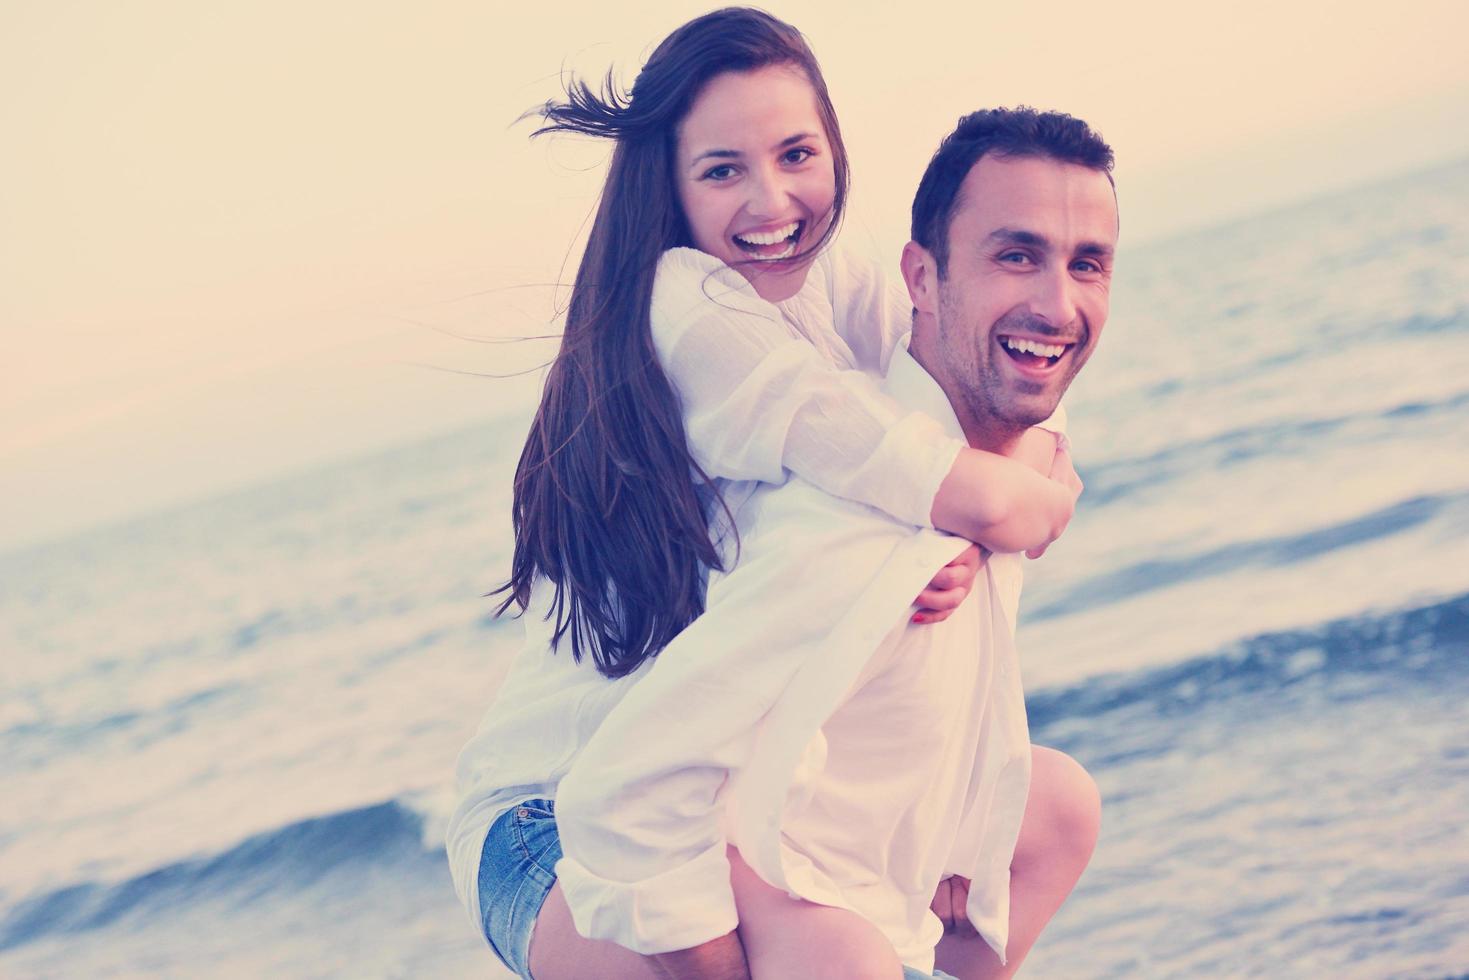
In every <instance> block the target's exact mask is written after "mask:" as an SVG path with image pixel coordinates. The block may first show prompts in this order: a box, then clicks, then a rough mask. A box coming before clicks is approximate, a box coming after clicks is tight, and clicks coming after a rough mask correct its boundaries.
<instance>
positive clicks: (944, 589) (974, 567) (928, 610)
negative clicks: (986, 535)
mask: <svg viewBox="0 0 1469 980" xmlns="http://www.w3.org/2000/svg"><path fill="white" fill-rule="evenodd" d="M983 564H984V554H983V552H981V550H980V548H979V545H976V544H972V545H970V546H969V547H968V548H965V549H964V550H963V551H962V552H960V554H959V557H957V558H955V559H954V560H953V561H951V562H949V563H948V564H947V565H945V566H944V567H943V568H940V569H939V570H938V574H937V575H935V576H934V577H933V579H932V581H930V582H929V583H928V587H927V588H926V589H924V590H923V591H922V592H920V593H918V598H917V599H914V600H913V605H915V606H917V607H918V612H917V613H915V614H914V615H913V622H915V623H942V622H943V621H944V620H946V619H948V618H949V616H950V615H952V614H953V612H954V610H955V609H958V608H959V604H960V603H961V602H963V601H964V597H965V596H967V595H968V594H969V590H970V589H972V588H974V576H975V575H976V574H977V573H978V572H979V568H980V566H981V565H983Z"/></svg>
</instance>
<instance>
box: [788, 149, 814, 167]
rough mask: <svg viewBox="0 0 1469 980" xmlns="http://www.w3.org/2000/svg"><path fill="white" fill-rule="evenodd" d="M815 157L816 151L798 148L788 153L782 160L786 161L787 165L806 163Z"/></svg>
mask: <svg viewBox="0 0 1469 980" xmlns="http://www.w3.org/2000/svg"><path fill="white" fill-rule="evenodd" d="M815 155H816V151H815V150H811V149H808V148H806V147H804V146H798V147H796V148H795V149H793V150H788V151H787V152H786V155H785V156H783V157H781V159H782V160H784V161H785V162H786V163H805V162H806V161H807V160H809V159H811V158H812V157H814V156H815Z"/></svg>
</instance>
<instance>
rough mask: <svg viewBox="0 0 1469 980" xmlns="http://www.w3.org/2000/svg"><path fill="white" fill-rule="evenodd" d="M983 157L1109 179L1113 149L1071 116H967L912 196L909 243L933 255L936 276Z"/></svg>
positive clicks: (1026, 111)
mask: <svg viewBox="0 0 1469 980" xmlns="http://www.w3.org/2000/svg"><path fill="white" fill-rule="evenodd" d="M986 153H995V154H998V155H1000V156H1006V157H1047V158H1049V159H1052V160H1059V161H1060V162H1062V163H1074V164H1078V165H1080V166H1083V167H1087V168H1089V169H1091V170H1096V171H1099V172H1101V173H1104V174H1106V175H1107V179H1108V180H1109V181H1110V180H1111V179H1112V148H1111V147H1110V146H1108V145H1107V144H1106V143H1105V142H1103V141H1102V138H1101V137H1100V136H1098V135H1097V134H1096V133H1095V132H1093V131H1092V128H1091V127H1090V126H1088V125H1087V124H1086V123H1084V122H1082V121H1081V120H1080V119H1077V118H1075V117H1074V116H1068V115H1067V114H1066V113H1064V112H1039V111H1037V110H1035V109H1030V108H1027V107H1025V106H1020V107H1019V108H1016V109H980V110H979V111H978V112H971V113H970V114H969V115H967V116H965V117H964V118H962V119H960V120H959V125H958V126H957V127H955V129H954V131H953V132H952V133H950V134H949V135H948V136H946V137H944V141H943V142H942V143H940V144H939V148H938V150H937V151H936V152H935V153H934V155H933V159H932V160H930V161H929V162H928V169H927V170H925V171H924V172H923V180H921V181H919V183H918V193H917V194H916V195H914V197H913V229H912V237H913V240H914V241H915V242H917V243H918V244H920V245H922V246H923V247H924V248H926V249H928V251H929V253H930V254H932V255H933V257H934V261H935V262H937V263H938V274H939V275H940V276H941V277H942V276H944V275H945V274H946V273H947V271H948V264H949V224H950V222H951V221H952V220H953V217H954V209H955V208H956V207H957V206H958V201H959V187H960V185H961V184H963V183H964V178H965V177H967V176H969V171H970V170H972V169H974V165H975V164H976V163H978V162H979V160H980V157H983V156H984V155H985V154H986Z"/></svg>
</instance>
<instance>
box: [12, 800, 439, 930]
mask: <svg viewBox="0 0 1469 980" xmlns="http://www.w3.org/2000/svg"><path fill="white" fill-rule="evenodd" d="M424 824H425V814H423V813H421V812H419V811H418V810H416V809H414V808H413V807H412V806H410V805H408V804H407V803H405V802H403V801H400V800H388V801H386V802H383V803H377V804H373V805H371V806H365V807H360V808H357V809H353V810H347V811H343V812H339V813H332V814H327V815H324V816H319V817H312V818H310V819H306V820H301V821H298V822H295V823H291V824H288V825H286V826H284V827H279V828H277V829H275V830H270V831H266V832H264V833H260V834H256V835H254V836H251V837H249V838H246V839H245V840H243V841H241V842H240V843H238V844H236V845H235V846H233V847H231V848H229V849H227V850H225V851H222V852H220V853H218V854H214V855H210V856H206V857H200V858H194V859H190V860H186V861H179V862H176V863H173V864H168V865H165V866H163V867H159V868H154V869H152V870H150V871H147V872H145V873H143V874H140V875H137V876H135V877H132V878H128V879H126V880H123V881H119V882H96V881H86V882H78V883H74V884H71V885H68V886H66V887H63V888H59V889H54V890H50V891H46V892H43V893H41V894H38V895H34V896H32V897H30V898H27V899H25V900H23V901H21V902H20V903H19V904H17V905H16V906H15V907H13V908H12V909H11V910H10V911H9V912H8V913H6V914H5V915H4V918H3V919H0V950H3V949H10V948H12V947H15V946H20V945H23V944H25V943H28V942H31V941H33V940H35V939H38V938H40V937H42V936H48V935H56V934H67V933H77V932H85V931H88V930H92V929H100V928H104V927H107V926H110V925H113V924H115V923H118V922H119V921H121V920H123V919H130V920H131V919H146V918H148V917H150V916H152V915H154V914H156V913H159V912H161V911H164V910H167V909H169V908H173V907H177V906H179V905H181V904H190V905H193V904H197V903H199V902H201V901H206V900H208V899H210V898H220V897H228V896H231V895H239V894H242V893H243V894H248V896H249V897H250V898H252V899H253V898H256V897H258V896H260V895H262V894H266V893H270V892H273V891H277V890H290V891H293V892H294V891H299V890H300V889H302V888H304V887H307V886H309V885H310V884H312V883H313V882H315V881H317V880H318V879H321V878H324V877H326V876H327V875H329V874H331V873H332V872H334V871H336V870H338V869H342V868H344V867H351V868H360V867H364V866H382V865H388V866H394V867H402V866H404V865H409V864H414V865H419V866H423V865H431V866H432V867H433V869H434V870H435V871H442V870H443V867H442V866H443V854H442V850H441V845H438V846H435V845H432V844H428V843H426V842H425V839H424ZM445 874H447V872H445Z"/></svg>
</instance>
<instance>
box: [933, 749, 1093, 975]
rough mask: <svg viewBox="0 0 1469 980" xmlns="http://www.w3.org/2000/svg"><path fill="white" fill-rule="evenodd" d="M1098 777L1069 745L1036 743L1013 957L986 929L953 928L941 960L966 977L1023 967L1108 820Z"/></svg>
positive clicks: (1013, 885)
mask: <svg viewBox="0 0 1469 980" xmlns="http://www.w3.org/2000/svg"><path fill="white" fill-rule="evenodd" d="M1101 813H1102V805H1101V797H1100V796H1099V795H1098V793H1097V784H1096V783H1095V782H1094V781H1093V780H1092V777H1091V775H1090V774H1088V773H1087V771H1086V770H1085V769H1083V768H1082V767H1081V764H1080V763H1079V762H1077V761H1076V760H1075V759H1073V758H1071V757H1070V756H1069V755H1066V754H1065V753H1064V752H1057V751H1056V750H1055V749H1048V748H1044V747H1042V746H1039V745H1033V746H1031V779H1030V796H1029V797H1028V798H1027V799H1026V802H1025V816H1024V817H1023V818H1022V821H1021V825H1020V837H1019V839H1018V840H1017V841H1016V842H1015V857H1014V859H1013V860H1012V861H1011V863H1010V938H1009V942H1008V943H1007V944H1006V952H1007V953H1008V954H1009V957H1008V958H1009V962H1008V963H1007V964H1005V965H1004V966H1001V965H1000V958H999V957H998V956H996V955H995V953H994V951H993V950H991V949H990V948H989V946H988V945H987V944H986V943H985V941H984V940H983V939H981V938H979V936H977V935H975V936H957V935H946V936H944V938H943V939H942V940H940V942H939V945H938V951H937V958H936V965H937V966H938V968H939V969H940V970H943V971H945V972H946V973H951V974H953V975H954V976H956V977H958V978H959V980H1000V978H1005V977H1011V976H1014V975H1015V971H1016V970H1018V969H1019V968H1020V964H1021V963H1022V962H1023V961H1024V959H1025V956H1026V954H1027V953H1029V952H1030V949H1031V947H1032V946H1034V945H1035V941H1036V939H1037V938H1039V937H1040V934H1041V930H1042V929H1044V928H1045V927H1046V923H1048V922H1050V921H1051V917H1052V916H1054V915H1055V914H1056V911H1057V910H1058V909H1059V908H1060V907H1061V903H1062V902H1064V901H1066V896H1068V895H1070V894H1071V889H1072V888H1074V887H1076V882H1077V881H1078V880H1079V879H1080V878H1081V873H1082V872H1083V871H1085V870H1086V866H1087V862H1088V861H1090V860H1091V857H1092V851H1093V849H1094V848H1095V847H1096V844H1097V832H1098V830H1099V829H1100V827H1101Z"/></svg>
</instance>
